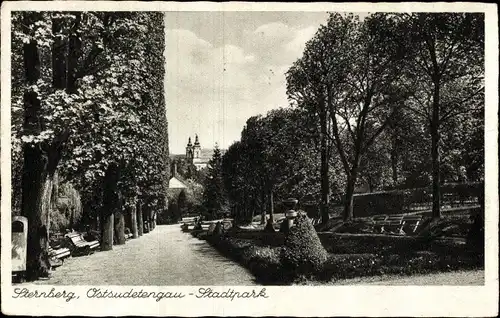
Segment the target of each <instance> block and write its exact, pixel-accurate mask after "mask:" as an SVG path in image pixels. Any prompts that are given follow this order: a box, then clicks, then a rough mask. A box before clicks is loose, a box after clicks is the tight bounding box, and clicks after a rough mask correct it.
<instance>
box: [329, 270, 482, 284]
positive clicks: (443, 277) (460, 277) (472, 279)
mask: <svg viewBox="0 0 500 318" xmlns="http://www.w3.org/2000/svg"><path fill="white" fill-rule="evenodd" d="M333 284H334V285H392V286H394V285H405V286H412V285H413V286H431V285H455V286H471V285H476V286H478V285H484V270H475V271H456V272H446V273H434V274H428V275H413V276H397V275H388V276H374V277H359V278H353V279H346V280H340V281H337V282H335V283H333Z"/></svg>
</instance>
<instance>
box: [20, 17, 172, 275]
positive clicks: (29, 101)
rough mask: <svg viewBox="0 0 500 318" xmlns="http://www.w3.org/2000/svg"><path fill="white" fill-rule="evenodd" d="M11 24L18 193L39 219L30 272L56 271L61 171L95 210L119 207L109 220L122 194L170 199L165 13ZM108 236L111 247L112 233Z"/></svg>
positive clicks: (23, 207)
mask: <svg viewBox="0 0 500 318" xmlns="http://www.w3.org/2000/svg"><path fill="white" fill-rule="evenodd" d="M12 21H13V59H12V65H13V68H12V69H13V72H12V75H13V94H12V105H13V107H12V108H13V112H12V114H13V115H12V118H13V124H14V129H13V141H14V142H13V144H14V145H15V146H16V147H14V148H13V149H14V150H15V155H14V156H13V157H14V158H15V159H16V160H20V159H21V158H24V159H23V160H24V164H23V169H22V170H23V172H22V173H23V177H22V180H21V191H18V192H16V193H20V194H21V197H22V199H21V213H22V214H24V215H26V216H27V217H28V219H29V222H30V224H32V225H33V226H30V230H31V232H30V234H29V243H28V244H29V249H30V253H29V262H28V263H29V266H28V267H29V270H28V272H29V276H30V278H33V279H35V278H37V277H39V276H45V275H47V272H48V270H47V269H48V266H49V263H48V255H47V252H46V251H47V247H48V246H47V239H48V234H49V230H50V229H49V224H50V222H49V220H48V218H49V213H48V210H49V208H50V206H51V202H50V199H51V198H52V195H51V193H52V188H53V184H54V182H53V181H54V176H55V175H56V173H57V172H58V170H60V172H61V174H62V177H63V178H64V179H66V180H68V179H73V180H74V181H75V182H74V185H75V187H77V188H78V190H79V191H80V192H81V193H82V194H83V200H84V202H87V203H92V204H91V205H90V206H91V208H88V207H87V206H86V207H85V213H86V214H87V215H88V213H89V212H90V213H95V212H96V211H97V210H102V209H101V207H96V204H98V202H101V201H102V202H103V204H104V205H106V206H110V205H112V206H113V207H111V209H110V210H108V211H106V212H105V213H104V214H103V216H104V218H102V219H101V224H106V225H108V227H109V225H110V224H113V222H112V221H109V218H111V219H112V215H109V214H108V212H109V211H118V213H120V211H121V209H120V210H117V209H116V208H115V206H114V204H115V203H116V202H119V201H120V200H118V201H117V200H115V199H114V198H115V197H116V196H117V195H118V196H119V195H120V194H126V195H127V196H128V195H129V194H132V196H133V195H134V193H135V194H138V193H137V191H136V189H137V186H138V185H141V186H143V188H144V189H143V193H146V194H147V195H148V196H154V197H160V198H161V196H162V193H164V191H163V190H164V189H166V187H167V186H168V162H167V160H168V139H167V138H168V136H167V122H166V116H165V107H164V96H163V89H164V88H163V84H162V81H163V72H164V70H163V67H158V65H164V57H163V49H164V32H163V15H162V13H128V12H122V13H117V12H68V13H64V14H62V13H58V12H47V13H35V12H19V13H15V14H13V20H12ZM145 52H148V54H145ZM21 127H22V128H21ZM158 158H160V160H158ZM122 170H123V171H122ZM132 170H135V171H137V172H138V173H137V174H134V173H131V171H132ZM117 175H121V176H122V177H123V178H122V180H119V178H116V177H115V176H117ZM135 175H137V178H135V177H134V178H130V176H135ZM104 180H106V182H112V183H113V184H107V185H104V184H103V183H104ZM99 189H103V190H105V191H108V192H110V193H104V194H102V195H101V194H100V193H99ZM111 192H112V193H111ZM101 198H102V199H101ZM94 199H95V200H94ZM128 201H130V200H126V202H128ZM15 202H16V200H15ZM151 202H161V200H156V201H155V200H151ZM87 219H91V218H89V217H87ZM112 231H113V228H112V227H111V229H109V228H108V229H107V230H106V234H107V233H112ZM119 232H120V233H121V230H120V231H119ZM104 237H106V235H105V236H104ZM120 237H121V235H120ZM104 243H105V244H101V246H103V248H104V249H107V248H109V244H112V240H109V239H107V240H106V242H104Z"/></svg>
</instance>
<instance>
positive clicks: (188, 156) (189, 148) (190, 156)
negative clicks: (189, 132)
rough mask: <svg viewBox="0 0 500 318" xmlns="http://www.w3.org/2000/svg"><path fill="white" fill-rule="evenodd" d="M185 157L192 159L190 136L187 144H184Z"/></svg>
mask: <svg viewBox="0 0 500 318" xmlns="http://www.w3.org/2000/svg"><path fill="white" fill-rule="evenodd" d="M186 159H188V160H192V159H193V144H192V143H191V137H189V140H188V144H187V146H186Z"/></svg>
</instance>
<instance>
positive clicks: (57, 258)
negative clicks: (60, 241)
mask: <svg viewBox="0 0 500 318" xmlns="http://www.w3.org/2000/svg"><path fill="white" fill-rule="evenodd" d="M47 252H48V254H49V262H50V266H51V267H52V268H53V269H55V268H57V267H59V266H61V265H62V264H63V263H64V259H65V258H67V257H69V256H70V255H71V251H70V250H69V248H65V247H63V248H57V249H54V248H52V247H51V246H50V245H49V249H48V251H47Z"/></svg>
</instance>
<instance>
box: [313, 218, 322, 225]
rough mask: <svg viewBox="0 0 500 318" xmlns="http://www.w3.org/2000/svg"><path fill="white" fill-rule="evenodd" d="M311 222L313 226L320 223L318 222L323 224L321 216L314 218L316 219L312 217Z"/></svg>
mask: <svg viewBox="0 0 500 318" xmlns="http://www.w3.org/2000/svg"><path fill="white" fill-rule="evenodd" d="M311 224H312V225H313V226H316V225H318V224H321V218H320V217H319V218H314V219H311Z"/></svg>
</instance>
